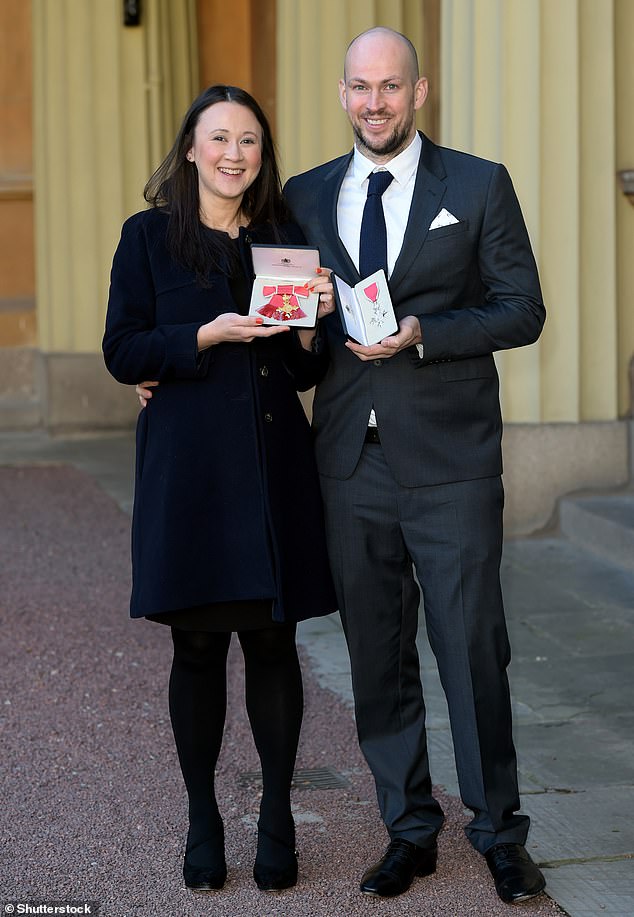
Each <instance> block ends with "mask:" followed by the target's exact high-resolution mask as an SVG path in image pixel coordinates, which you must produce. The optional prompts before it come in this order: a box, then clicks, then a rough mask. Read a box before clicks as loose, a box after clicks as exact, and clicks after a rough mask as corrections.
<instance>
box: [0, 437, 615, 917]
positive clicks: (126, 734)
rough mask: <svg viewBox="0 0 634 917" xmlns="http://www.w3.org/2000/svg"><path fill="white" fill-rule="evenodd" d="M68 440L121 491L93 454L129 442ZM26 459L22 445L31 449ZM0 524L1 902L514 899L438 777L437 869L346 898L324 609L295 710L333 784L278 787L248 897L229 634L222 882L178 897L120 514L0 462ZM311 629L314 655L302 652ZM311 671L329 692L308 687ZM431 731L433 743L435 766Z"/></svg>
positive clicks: (204, 908)
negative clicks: (283, 816)
mask: <svg viewBox="0 0 634 917" xmlns="http://www.w3.org/2000/svg"><path fill="white" fill-rule="evenodd" d="M6 445H7V442H6V438H5V440H4V446H5V447H6ZM64 448H65V447H63V448H62V446H60V449H61V451H62V452H64ZM69 448H70V447H69ZM73 448H74V449H75V453H77V450H78V449H79V451H80V452H81V454H82V456H83V458H82V459H81V460H79V461H77V462H76V464H78V465H82V463H83V466H84V467H86V463H87V464H88V465H90V464H91V462H92V463H93V465H92V466H91V470H92V471H93V472H94V471H95V467H94V466H95V463H96V464H97V465H99V464H100V463H101V464H100V467H101V472H102V473H103V474H105V477H106V478H107V480H106V482H105V486H106V487H107V489H108V490H109V492H110V493H111V494H115V495H116V496H117V497H118V498H119V497H121V494H122V491H125V487H123V488H122V489H120V488H119V483H117V478H116V474H115V473H114V468H113V467H112V464H109V463H108V459H107V458H106V457H105V455H106V454H107V455H109V456H110V462H112V456H113V454H114V453H115V452H116V454H117V456H118V457H119V458H120V457H121V456H124V455H128V454H129V444H125V445H122V443H120V442H114V441H113V442H112V443H111V444H110V451H109V452H108V449H107V448H106V447H104V445H103V443H102V444H101V451H100V449H99V448H98V447H95V446H94V443H90V442H89V441H87V442H86V443H85V444H84V447H83V449H82V448H81V444H80V446H79V447H78V446H77V444H75V447H73ZM104 449H105V452H104ZM112 450H114V452H113V451H112ZM117 450H118V451H117ZM70 451H72V449H71V450H70ZM53 452H54V450H53ZM27 453H28V454H27ZM38 454H39V456H40V458H41V453H38V450H37V449H36V448H33V449H32V450H31V451H30V452H29V450H28V449H27V450H26V452H24V450H23V451H22V456H23V458H24V456H25V455H26V458H27V461H30V462H33V461H37V460H38ZM3 456H4V461H5V462H6V461H14V460H15V455H13V456H12V454H11V450H10V449H6V448H5V451H4V453H3V454H2V455H0V462H1V461H2V458H3ZM86 456H88V458H86ZM45 458H46V456H45ZM48 459H49V460H50V452H49V453H48ZM118 488H119V489H118ZM126 499H129V495H128V496H127V497H125V498H124V499H122V501H121V502H123V503H124V505H125V500H126ZM0 521H1V524H0V624H1V626H2V632H3V641H2V651H1V652H2V655H1V657H0V713H1V716H2V763H3V792H2V799H3V803H2V810H3V821H4V830H3V836H2V838H3V839H2V850H1V860H0V883H1V884H0V901H3V902H7V901H25V900H29V899H30V900H37V901H42V900H44V899H49V900H57V901H76V900H79V899H88V900H93V901H98V902H100V907H101V910H100V913H101V917H133V915H135V917H156V915H168V917H172V915H173V917H189V915H204V914H209V915H214V917H216V915H217V917H241V915H249V917H285V915H306V917H357V915H368V914H370V915H372V914H377V915H378V914H380V915H381V917H393V915H403V917H408V915H416V917H465V915H478V917H489V915H490V917H498V915H499V917H502V915H506V914H509V913H513V912H514V911H517V909H511V908H510V907H508V906H507V905H504V904H503V903H502V902H500V901H499V900H498V898H497V897H496V895H495V892H494V890H493V887H492V882H491V878H490V876H489V874H488V871H487V869H486V865H485V863H484V861H483V859H482V858H481V857H480V856H478V855H477V854H476V853H475V852H474V851H473V850H472V848H471V847H470V845H469V844H468V842H467V840H466V838H465V837H464V834H463V831H462V827H463V825H464V824H465V822H466V820H467V818H466V816H465V814H464V812H463V810H462V807H461V804H460V802H459V800H457V799H456V798H455V796H453V795H451V778H450V776H448V779H447V780H444V778H443V782H444V783H446V785H447V789H448V790H449V791H450V792H445V791H439V797H440V798H441V800H442V803H443V805H444V807H445V809H446V812H447V816H448V819H447V826H446V829H445V830H444V831H443V833H442V835H441V838H440V864H439V869H438V872H437V874H436V875H435V876H434V877H432V878H427V879H422V880H416V882H415V883H414V885H413V887H412V889H411V891H410V892H409V893H408V894H407V895H403V896H401V897H400V898H398V899H394V900H393V901H378V900H374V899H367V898H365V897H364V896H362V895H361V894H360V893H359V892H358V890H357V883H358V877H359V875H360V874H361V872H362V871H363V869H364V868H365V866H366V865H367V864H368V863H369V862H371V861H372V860H373V859H374V858H376V857H377V856H378V855H380V853H381V851H382V849H383V847H384V845H385V841H386V838H385V835H384V831H383V828H382V827H381V825H380V822H379V819H378V817H377V810H376V802H375V797H374V790H373V785H372V781H371V779H370V777H369V775H368V772H367V768H366V766H365V764H364V762H363V760H362V758H361V755H360V753H359V751H358V747H357V743H356V737H355V732H354V725H353V719H352V716H351V712H350V708H349V704H348V703H347V701H346V695H345V679H346V676H345V659H343V658H340V664H339V665H337V658H338V657H337V654H339V656H340V657H341V651H342V641H341V635H340V631H338V630H337V627H336V624H335V623H334V622H333V621H332V620H331V619H327V620H325V621H323V622H322V623H321V625H320V626H321V627H322V629H323V633H321V634H320V633H319V630H318V627H317V625H315V628H316V629H315V631H314V632H313V633H312V634H311V631H310V629H308V630H306V631H305V632H303V633H302V641H303V642H302V656H303V669H304V675H305V682H306V716H305V721H304V728H303V733H302V742H301V748H300V753H299V760H298V768H301V769H308V768H323V767H330V768H332V769H333V770H334V771H335V772H336V773H338V774H340V775H342V776H343V777H344V778H345V780H346V783H347V785H346V786H345V787H343V788H339V789H321V790H315V789H313V790H311V789H300V788H297V789H296V790H294V795H293V804H294V810H295V816H296V820H297V823H298V847H299V850H300V864H301V867H300V883H299V885H298V886H297V888H296V889H294V890H290V891H288V892H285V893H283V894H280V895H276V896H272V895H266V894H264V893H261V892H258V890H257V889H256V887H255V885H254V884H253V881H252V878H251V869H252V859H253V856H254V852H255V827H254V826H255V814H256V811H257V805H258V791H257V784H255V783H248V782H247V783H246V785H245V784H244V782H243V781H242V780H241V775H243V774H245V773H249V772H253V771H257V769H258V761H257V756H256V753H255V749H254V746H253V742H252V739H251V737H250V733H249V729H248V724H247V720H246V715H245V713H244V707H243V702H242V690H243V688H242V677H243V675H242V666H241V656H240V652H239V649H238V648H236V647H235V646H234V647H233V649H232V652H231V665H230V703H229V709H230V715H229V719H228V722H227V730H226V735H225V741H224V745H223V751H222V756H221V760H220V762H219V778H218V781H219V787H220V795H221V800H222V801H221V809H222V812H223V815H224V818H225V821H226V830H227V848H228V850H227V852H228V861H229V879H228V882H227V886H226V888H225V890H224V891H223V892H220V893H215V894H213V895H209V896H206V897H204V898H202V899H201V897H200V896H194V895H191V894H190V893H189V892H187V891H186V890H185V889H184V888H183V885H182V879H181V873H180V869H181V857H182V846H183V840H184V836H185V832H186V815H185V811H186V810H185V796H184V791H183V788H182V785H181V779H180V774H179V771H178V764H177V760H176V755H175V751H174V748H173V743H172V738H171V733H170V727H169V720H168V715H167V702H166V684H167V676H168V671H169V664H170V658H169V657H170V651H169V639H168V635H167V632H166V631H165V630H163V629H162V628H160V627H159V626H156V625H151V624H149V623H146V622H139V621H130V620H129V618H128V614H127V606H128V596H129V550H128V544H129V519H128V517H127V515H126V514H125V513H124V512H123V511H122V510H121V509H120V507H119V505H117V503H116V502H115V501H114V500H113V499H112V497H111V496H110V495H108V494H107V493H105V492H104V490H103V489H102V488H101V487H99V486H98V485H97V484H96V483H94V481H93V480H92V479H91V478H90V477H89V476H88V475H87V474H85V473H83V472H82V471H79V470H77V468H73V467H68V466H59V467H47V466H46V465H43V466H41V467H3V468H0ZM323 640H326V641H327V644H326V645H327V647H328V649H329V652H330V656H329V661H328V660H327V659H326V658H322V659H321V665H317V664H316V662H315V659H316V658H318V657H319V655H320V654H319V649H320V646H324V643H323ZM329 665H330V667H331V668H332V669H333V670H335V671H334V676H336V677H337V678H339V679H340V683H341V685H342V686H343V690H342V691H339V690H337V689H336V687H334V688H333V689H331V687H328V686H327V683H330V684H331V686H332V679H331V678H330V676H329V674H328V671H327V669H328V666H329ZM342 673H343V674H342ZM332 674H333V673H331V675H332ZM329 679H330V682H329ZM431 690H432V693H433V688H431ZM434 717H435V721H433V722H432V724H431V725H432V732H433V731H434V730H436V732H437V735H438V737H441V736H442V734H443V732H444V727H443V723H442V713H440V714H435V715H434ZM445 744H446V742H445V740H444V739H440V738H439V740H438V741H435V742H434V749H435V750H434V754H435V761H434V767H435V769H438V772H439V773H441V772H442V771H443V769H444V763H443V762H444V757H443V756H444V755H445V752H444V751H443V749H444V746H445ZM447 774H450V771H449V770H447ZM521 911H522V913H523V914H525V915H526V917H528V915H530V917H547V915H555V914H558V913H559V914H561V913H562V911H561V910H560V909H559V908H558V907H557V905H556V904H555V903H554V902H552V901H551V900H550V899H549V898H548V897H546V896H540V898H538V899H535V900H534V901H533V902H530V903H527V904H526V905H524V906H523V907H522V908H521ZM596 913H602V911H597V912H596ZM610 913H613V914H616V913H618V912H616V911H611V912H610ZM622 913H623V914H625V912H622ZM627 913H629V911H628V912H627Z"/></svg>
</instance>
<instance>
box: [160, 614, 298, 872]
mask: <svg viewBox="0 0 634 917" xmlns="http://www.w3.org/2000/svg"><path fill="white" fill-rule="evenodd" d="M172 639H173V642H174V660H173V663H172V671H171V674H170V683H169V709H170V718H171V721H172V729H173V731H174V739H175V741H176V749H177V752H178V759H179V761H180V766H181V770H182V772H183V778H184V781H185V786H186V788H187V795H188V798H189V821H190V831H189V835H188V841H187V845H188V849H189V850H191V851H192V857H191V858H190V861H191V862H192V863H195V861H196V859H198V857H196V855H195V853H194V852H193V851H194V848H196V847H199V848H201V845H202V849H200V851H199V853H200V858H201V861H204V858H205V856H206V853H205V849H204V847H205V846H206V844H205V841H206V840H207V839H208V838H211V837H215V838H216V839H220V838H221V835H222V822H221V820H220V815H219V813H218V807H217V804H216V796H215V791H214V770H215V767H216V762H217V760H218V755H219V753H220V746H221V743H222V733H223V729H224V724H225V714H226V707H227V683H226V674H227V670H226V666H227V653H228V651H229V643H230V641H231V634H229V633H218V632H217V633H210V632H206V631H186V630H178V629H176V628H172ZM238 639H239V640H240V645H241V647H242V652H243V654H244V663H245V682H246V706H247V713H248V716H249V722H250V724H251V730H252V732H253V738H254V740H255V745H256V748H257V751H258V754H259V757H260V764H261V767H262V782H263V793H262V801H261V804H260V821H259V824H260V825H261V826H262V827H263V828H264V829H265V830H267V831H268V832H270V833H272V834H274V835H276V836H277V837H279V838H280V840H282V841H283V842H284V843H286V844H288V845H291V846H292V845H293V844H294V834H293V819H292V816H291V807H290V786H291V780H292V777H293V768H294V765H295V757H296V754H297V744H298V741H299V731H300V727H301V722H302V712H303V694H302V677H301V671H300V667H299V660H298V658H297V648H296V645H295V625H291V624H289V625H278V626H276V627H270V628H266V629H261V630H246V631H241V632H240V633H238Z"/></svg>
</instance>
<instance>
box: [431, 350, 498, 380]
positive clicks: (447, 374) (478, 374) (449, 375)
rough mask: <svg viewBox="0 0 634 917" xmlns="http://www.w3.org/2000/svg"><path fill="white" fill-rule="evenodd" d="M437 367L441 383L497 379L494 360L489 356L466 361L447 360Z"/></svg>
mask: <svg viewBox="0 0 634 917" xmlns="http://www.w3.org/2000/svg"><path fill="white" fill-rule="evenodd" d="M437 365H438V368H439V370H440V378H441V379H442V381H443V382H464V381H466V380H467V379H493V378H495V377H497V369H496V367H495V360H494V359H493V356H492V355H491V354H487V355H486V356H484V357H471V358H470V359H468V360H448V361H447V362H440V363H438V364H437Z"/></svg>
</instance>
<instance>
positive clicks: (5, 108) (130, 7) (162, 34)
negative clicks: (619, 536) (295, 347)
mask: <svg viewBox="0 0 634 917" xmlns="http://www.w3.org/2000/svg"><path fill="white" fill-rule="evenodd" d="M373 25H388V26H391V27H393V28H396V29H398V30H399V31H402V32H404V33H406V34H407V35H408V36H409V37H410V38H411V40H412V41H413V43H414V44H415V45H416V47H417V49H418V51H419V56H420V59H421V67H422V71H423V73H425V74H426V75H427V76H428V77H429V80H430V99H429V101H428V103H427V104H426V106H425V107H424V109H423V111H422V113H421V116H420V126H421V128H422V129H423V130H425V131H426V132H427V133H428V134H429V135H430V136H431V137H432V139H434V140H435V141H437V142H439V143H442V144H445V145H448V146H453V147H456V148H458V149H462V150H466V151H468V152H472V153H475V154H476V155H480V156H484V157H487V158H490V159H494V160H498V161H503V162H504V163H505V164H506V165H507V166H508V168H509V170H510V172H511V175H512V177H513V179H514V183H515V187H516V190H517V193H518V196H519V198H520V200H521V203H522V207H523V210H524V214H525V217H526V220H527V223H528V227H529V231H530V234H531V238H532V242H533V246H534V250H535V254H536V257H537V261H538V264H539V268H540V274H541V279H542V285H543V290H544V297H545V301H546V305H547V308H548V319H547V323H546V326H545V329H544V332H543V335H542V337H541V339H540V340H539V341H538V342H537V343H536V344H534V345H533V346H531V347H528V348H523V349H521V350H517V351H513V352H508V353H504V354H500V355H498V358H497V359H498V367H499V370H500V376H501V380H502V403H503V411H504V418H505V437H504V451H505V486H506V493H507V531H511V532H518V533H519V532H529V531H535V530H537V529H539V528H541V527H543V526H544V525H546V524H547V523H548V521H549V519H550V518H551V516H552V513H553V510H554V507H555V502H556V499H557V497H558V496H560V495H561V494H563V493H567V492H570V491H573V490H576V489H580V488H586V487H602V488H611V487H615V486H619V485H621V484H623V483H625V482H626V481H627V480H628V478H629V475H630V460H629V453H630V447H631V427H632V422H631V420H630V418H631V415H632V358H633V357H634V207H633V206H632V203H631V202H632V201H634V197H632V196H631V195H629V196H628V195H627V194H626V193H624V186H623V184H622V175H621V173H623V172H626V171H627V170H632V169H634V117H633V115H632V113H633V112H634V3H632V2H631V0H556V2H553V0H365V2H364V0H233V2H232V4H231V9H230V15H228V14H227V6H226V3H220V2H219V0H31V2H30V3H29V2H27V0H3V2H2V4H0V116H2V119H3V130H2V131H1V132H0V430H2V429H3V430H27V429H34V428H42V427H43V428H46V429H48V430H50V431H51V432H52V433H58V432H77V431H78V432H84V431H94V430H99V429H101V430H103V429H121V428H123V427H129V426H131V425H132V424H133V422H134V418H135V416H136V412H137V402H136V399H135V397H134V394H133V392H132V391H131V390H130V389H129V388H126V387H123V386H119V385H117V383H115V382H114V381H113V380H112V379H111V378H110V377H109V376H108V374H107V373H106V371H105V369H104V367H103V362H102V359H101V352H100V342H101V336H102V332H103V322H104V315H105V308H106V300H107V290H108V275H109V269H110V263H111V259H112V254H113V252H114V249H115V247H116V244H117V241H118V237H119V232H120V228H121V223H122V222H123V220H124V219H125V218H126V217H127V216H128V215H129V214H131V213H133V212H135V211H136V210H139V209H141V208H142V207H143V199H142V190H143V186H144V184H145V181H146V180H147V178H148V176H149V175H150V173H151V172H152V171H153V169H154V167H155V166H156V165H157V164H158V163H159V162H160V160H161V159H162V157H163V155H164V154H165V152H166V151H167V149H168V147H169V145H170V143H171V141H172V139H173V136H174V133H175V130H176V127H177V125H178V124H179V122H180V119H181V117H182V114H183V113H184V111H185V110H186V108H187V107H188V105H189V103H190V101H191V99H192V98H193V97H194V96H195V95H196V94H197V93H198V91H199V90H200V89H201V88H202V87H204V86H206V85H209V84H211V83H214V82H223V83H234V84H237V85H240V86H243V87H244V88H246V89H248V90H249V91H251V92H252V93H253V94H254V95H255V96H256V97H257V98H258V100H259V101H260V102H261V103H262V105H263V107H264V108H265V110H266V111H267V113H268V115H269V116H270V118H271V121H272V123H273V125H274V127H275V134H276V137H277V142H278V147H279V150H280V153H281V163H282V169H283V173H284V175H285V176H289V175H291V174H294V173H296V172H298V171H301V170H303V169H307V168H310V167H312V166H314V165H316V164H317V163H319V162H322V161H325V160H326V159H330V158H332V157H334V156H336V155H339V154H340V153H341V152H343V151H345V150H346V149H348V148H349V147H350V146H351V143H352V138H351V133H350V130H349V126H348V123H347V120H346V117H345V114H344V112H343V111H342V110H341V107H340V105H339V103H338V100H337V81H338V79H339V76H340V71H341V63H342V60H343V56H344V52H345V49H346V46H347V44H348V42H349V41H350V39H351V38H353V37H354V36H355V35H356V34H358V33H359V32H361V31H363V30H364V29H366V28H369V27H371V26H373Z"/></svg>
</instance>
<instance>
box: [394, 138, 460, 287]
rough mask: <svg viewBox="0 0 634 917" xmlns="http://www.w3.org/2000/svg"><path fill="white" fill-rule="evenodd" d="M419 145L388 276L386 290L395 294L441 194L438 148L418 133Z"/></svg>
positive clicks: (439, 201)
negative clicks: (405, 212)
mask: <svg viewBox="0 0 634 917" xmlns="http://www.w3.org/2000/svg"><path fill="white" fill-rule="evenodd" d="M421 137H422V141H423V148H422V150H421V154H420V160H419V163H418V171H417V173H416V183H415V185H414V195H413V197H412V205H411V207H410V211H409V217H408V220H407V227H406V229H405V237H404V239H403V246H402V248H401V251H400V254H399V256H398V258H397V260H396V264H395V265H394V270H393V271H392V276H391V277H390V289H391V291H392V292H393V293H396V291H397V288H398V285H399V283H400V282H401V281H402V280H403V278H404V277H406V276H407V274H408V272H409V271H410V270H411V268H412V264H413V263H414V262H415V260H416V259H417V258H418V256H419V254H420V250H421V248H422V247H423V245H424V243H425V239H426V238H427V233H428V232H429V226H430V224H431V222H432V220H433V219H434V217H435V216H436V214H437V213H438V211H439V210H440V205H441V201H442V199H443V197H444V195H445V191H446V185H445V182H444V179H445V177H446V171H445V167H444V165H443V163H442V160H441V158H440V153H439V152H438V147H437V146H436V144H435V143H432V141H431V140H429V139H428V138H427V137H425V135H424V134H421Z"/></svg>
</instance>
